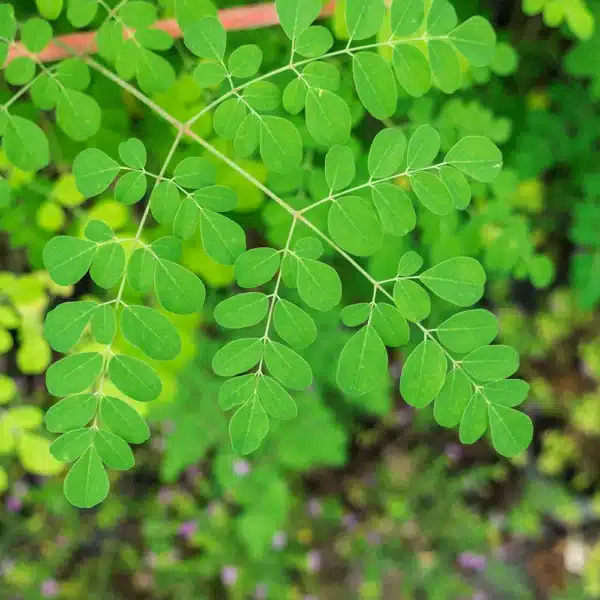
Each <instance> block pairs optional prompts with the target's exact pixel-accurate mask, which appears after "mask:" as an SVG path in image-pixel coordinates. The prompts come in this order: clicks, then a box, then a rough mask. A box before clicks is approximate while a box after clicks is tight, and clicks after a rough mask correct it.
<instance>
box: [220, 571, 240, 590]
mask: <svg viewBox="0 0 600 600" xmlns="http://www.w3.org/2000/svg"><path fill="white" fill-rule="evenodd" d="M237 578H238V570H237V567H223V569H221V581H222V582H223V585H224V586H226V587H231V586H234V585H235V582H236V581H237Z"/></svg>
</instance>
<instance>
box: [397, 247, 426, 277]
mask: <svg viewBox="0 0 600 600" xmlns="http://www.w3.org/2000/svg"><path fill="white" fill-rule="evenodd" d="M422 266H423V259H422V258H421V256H420V255H419V254H417V253H416V252H415V251H414V250H409V251H408V252H405V253H404V254H403V255H402V257H401V258H400V262H399V263H398V275H399V276H400V277H410V276H412V275H414V274H415V273H416V272H417V271H420V270H421V267H422Z"/></svg>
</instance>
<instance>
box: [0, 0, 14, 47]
mask: <svg viewBox="0 0 600 600" xmlns="http://www.w3.org/2000/svg"><path fill="white" fill-rule="evenodd" d="M16 33H17V21H16V19H15V9H14V8H13V7H12V6H11V5H10V4H0V37H3V38H5V39H7V40H8V41H9V42H12V41H13V40H14V39H15V35H16Z"/></svg>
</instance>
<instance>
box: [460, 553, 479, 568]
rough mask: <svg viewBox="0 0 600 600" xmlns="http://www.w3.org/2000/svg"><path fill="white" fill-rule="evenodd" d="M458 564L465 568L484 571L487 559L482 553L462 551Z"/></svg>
mask: <svg viewBox="0 0 600 600" xmlns="http://www.w3.org/2000/svg"><path fill="white" fill-rule="evenodd" d="M458 564H459V565H460V566H461V567H462V568H463V569H469V570H471V571H483V570H484V569H485V565H486V560H485V556H482V555H481V554H474V553H473V552H461V553H460V554H459V555H458Z"/></svg>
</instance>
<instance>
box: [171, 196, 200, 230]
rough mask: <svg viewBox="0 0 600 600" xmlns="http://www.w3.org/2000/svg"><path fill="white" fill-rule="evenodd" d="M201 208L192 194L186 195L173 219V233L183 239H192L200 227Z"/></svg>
mask: <svg viewBox="0 0 600 600" xmlns="http://www.w3.org/2000/svg"><path fill="white" fill-rule="evenodd" d="M199 221H200V209H199V208H198V206H197V205H196V202H195V201H194V199H193V198H192V197H191V196H186V197H185V198H184V199H183V202H182V203H181V204H180V206H179V208H178V209H177V213H176V214H175V218H174V219H173V233H174V234H175V235H176V236H177V237H179V238H181V239H182V240H189V239H191V238H192V237H193V236H194V234H195V233H196V231H197V229H198V223H199Z"/></svg>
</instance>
